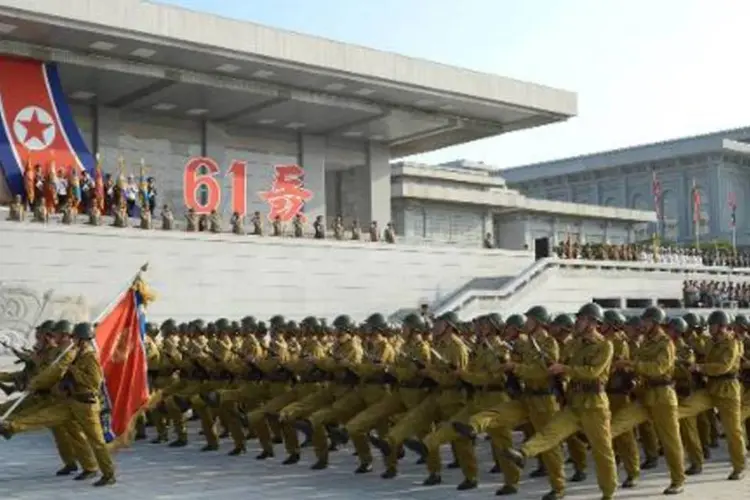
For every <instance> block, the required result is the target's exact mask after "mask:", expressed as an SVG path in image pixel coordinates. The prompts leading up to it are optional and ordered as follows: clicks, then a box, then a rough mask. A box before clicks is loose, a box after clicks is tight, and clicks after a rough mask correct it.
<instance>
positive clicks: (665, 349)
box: [633, 339, 677, 379]
mask: <svg viewBox="0 0 750 500" xmlns="http://www.w3.org/2000/svg"><path fill="white" fill-rule="evenodd" d="M654 347H655V348H656V349H658V351H657V352H656V357H655V359H652V360H649V361H644V360H636V361H635V362H634V363H633V371H635V373H636V374H637V375H640V376H642V377H646V378H652V379H658V378H664V377H668V376H670V375H671V374H672V372H673V370H674V363H675V359H676V358H677V353H676V352H675V347H674V344H673V343H672V341H671V340H668V339H667V340H665V341H664V342H661V343H660V344H658V345H657V346H654Z"/></svg>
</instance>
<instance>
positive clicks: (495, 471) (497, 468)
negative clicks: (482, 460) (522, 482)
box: [488, 464, 502, 474]
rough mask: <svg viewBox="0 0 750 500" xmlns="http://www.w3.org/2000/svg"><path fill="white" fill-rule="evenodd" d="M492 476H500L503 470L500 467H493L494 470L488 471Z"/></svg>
mask: <svg viewBox="0 0 750 500" xmlns="http://www.w3.org/2000/svg"><path fill="white" fill-rule="evenodd" d="M488 472H489V473H490V474H500V473H501V472H502V469H500V466H499V465H497V464H495V465H493V466H492V468H491V469H490V470H489V471H488Z"/></svg>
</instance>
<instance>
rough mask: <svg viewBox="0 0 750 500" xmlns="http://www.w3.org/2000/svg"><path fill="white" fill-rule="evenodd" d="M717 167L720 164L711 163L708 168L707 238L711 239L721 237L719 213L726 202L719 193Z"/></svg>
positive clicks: (724, 197)
mask: <svg viewBox="0 0 750 500" xmlns="http://www.w3.org/2000/svg"><path fill="white" fill-rule="evenodd" d="M719 165H720V163H711V164H710V165H709V167H708V189H707V190H706V191H708V197H709V199H708V201H709V204H708V207H706V208H708V210H707V211H708V213H709V218H710V220H709V221H708V230H709V235H708V237H709V238H711V239H715V238H719V237H720V236H721V225H722V224H721V222H722V221H721V212H722V208H724V204H726V202H727V198H726V196H723V197H722V196H721V195H720V194H719V193H720V192H721V189H720V179H719V170H720V169H719Z"/></svg>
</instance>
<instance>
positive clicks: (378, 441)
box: [369, 434, 391, 457]
mask: <svg viewBox="0 0 750 500" xmlns="http://www.w3.org/2000/svg"><path fill="white" fill-rule="evenodd" d="M369 438H370V444H371V445H373V446H374V447H375V448H377V449H378V450H380V453H382V454H383V456H384V457H388V456H390V455H391V443H389V442H388V441H387V440H385V439H383V438H381V437H380V436H377V435H375V434H370V436H369Z"/></svg>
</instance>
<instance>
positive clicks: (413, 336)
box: [329, 314, 432, 479]
mask: <svg viewBox="0 0 750 500" xmlns="http://www.w3.org/2000/svg"><path fill="white" fill-rule="evenodd" d="M427 330H428V327H427V325H426V324H425V323H424V321H423V320H422V318H421V317H420V316H419V315H417V314H410V315H408V316H407V317H406V318H404V320H403V330H402V331H403V333H402V338H403V340H404V342H403V343H402V344H401V347H400V348H399V349H398V351H397V358H396V361H395V363H394V364H393V365H392V366H391V367H390V369H389V377H390V378H389V380H390V381H391V385H392V388H391V391H390V393H388V394H386V395H384V397H383V398H382V399H381V400H380V401H379V402H377V403H375V404H373V405H371V406H370V407H368V408H367V409H365V410H364V411H362V412H360V413H359V414H357V415H356V416H355V417H353V418H352V419H351V420H349V422H347V423H346V424H345V425H344V426H342V427H331V428H330V429H329V434H330V435H331V438H332V439H333V440H334V441H336V442H337V443H341V444H346V443H347V442H348V441H349V439H350V438H351V440H352V443H353V445H354V449H355V450H356V452H357V458H358V459H359V467H358V468H357V469H356V471H355V472H356V473H358V474H364V473H367V472H370V471H371V470H372V461H373V457H372V452H371V450H370V445H369V444H370V443H369V441H368V435H369V433H370V431H372V430H373V429H375V430H376V431H377V434H378V436H379V437H380V438H383V437H385V436H386V435H387V433H388V421H389V419H392V418H394V417H396V416H397V415H406V414H408V413H409V411H410V410H412V409H414V408H416V407H417V406H418V405H419V404H420V403H421V402H422V401H423V400H424V399H425V398H427V397H428V396H429V395H430V393H431V391H430V389H428V388H427V387H425V386H424V385H423V381H424V378H423V377H422V376H421V375H420V371H421V370H423V369H425V368H427V367H429V366H430V364H431V359H432V351H431V348H430V343H429V341H428V340H426V336H427ZM398 455H399V447H397V448H396V449H394V450H393V451H392V452H391V453H389V454H388V455H386V456H385V457H384V459H385V468H386V470H385V472H383V474H382V475H381V477H382V478H383V479H391V478H394V477H396V475H397V474H398V469H397V467H398Z"/></svg>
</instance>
